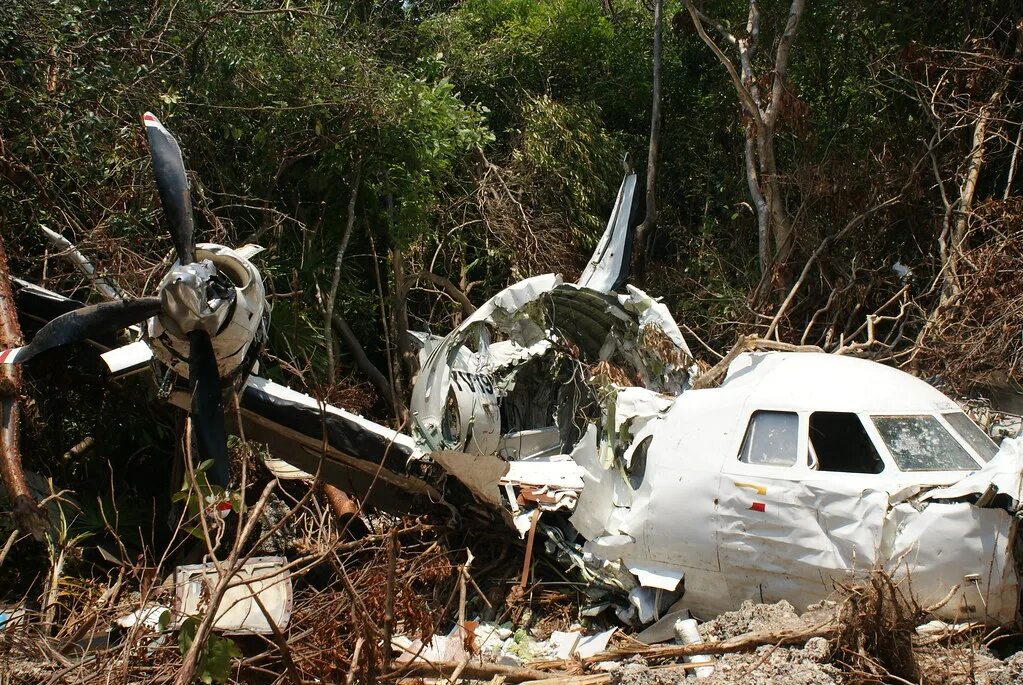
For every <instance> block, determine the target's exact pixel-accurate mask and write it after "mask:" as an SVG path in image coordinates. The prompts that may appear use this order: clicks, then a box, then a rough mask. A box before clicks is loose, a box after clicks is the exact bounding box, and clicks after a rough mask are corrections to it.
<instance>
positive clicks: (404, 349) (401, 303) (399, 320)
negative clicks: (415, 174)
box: [387, 193, 418, 421]
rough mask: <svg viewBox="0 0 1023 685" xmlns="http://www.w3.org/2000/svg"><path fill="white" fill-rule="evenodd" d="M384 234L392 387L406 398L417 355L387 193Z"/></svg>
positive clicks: (402, 256)
mask: <svg viewBox="0 0 1023 685" xmlns="http://www.w3.org/2000/svg"><path fill="white" fill-rule="evenodd" d="M387 232H388V240H389V242H390V248H389V252H390V254H391V277H392V278H393V279H394V306H393V307H392V308H391V312H392V315H393V317H394V344H395V346H396V347H397V348H398V358H399V363H398V364H397V367H398V369H397V371H398V373H397V374H396V375H397V378H395V384H396V385H397V386H398V387H397V391H398V395H399V396H400V397H405V396H406V394H405V388H406V387H407V385H406V380H407V381H408V382H409V383H411V381H412V378H413V376H415V373H416V371H418V368H416V367H417V364H416V362H417V358H416V355H415V353H414V352H413V351H412V345H411V343H410V342H409V328H408V303H407V301H406V300H407V297H408V291H407V290H406V289H405V256H404V255H403V254H402V251H401V247H400V246H399V245H398V242H397V239H396V236H395V235H394V197H393V196H392V195H391V194H390V193H388V194H387ZM402 413H403V416H401V417H400V418H401V420H402V421H404V420H405V418H406V417H405V416H404V413H405V411H404V408H403V409H402Z"/></svg>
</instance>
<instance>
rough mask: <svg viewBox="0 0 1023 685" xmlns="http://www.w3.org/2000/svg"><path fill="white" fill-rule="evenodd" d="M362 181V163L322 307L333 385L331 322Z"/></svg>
mask: <svg viewBox="0 0 1023 685" xmlns="http://www.w3.org/2000/svg"><path fill="white" fill-rule="evenodd" d="M361 179H362V162H361V161H360V162H359V163H358V166H356V167H355V178H354V180H353V181H352V194H351V196H350V197H349V198H348V217H347V220H346V222H345V232H344V234H343V235H342V236H341V244H340V245H338V248H337V258H336V259H335V260H334V275H333V277H332V278H331V281H330V290H329V291H328V292H327V302H326V304H325V306H324V309H325V310H326V311H325V313H324V319H325V320H324V326H323V338H324V340H325V343H326V346H327V382H328V383H333V382H334V380H335V377H336V374H337V367H336V365H335V360H334V337H333V333H332V331H333V326H332V323H331V322H332V321H333V319H334V303H335V302H336V301H337V288H338V284H339V283H340V282H341V264H342V263H343V262H344V258H345V250H347V249H348V241H349V240H350V239H351V237H352V227H353V226H355V201H356V200H357V199H358V197H359V181H360V180H361Z"/></svg>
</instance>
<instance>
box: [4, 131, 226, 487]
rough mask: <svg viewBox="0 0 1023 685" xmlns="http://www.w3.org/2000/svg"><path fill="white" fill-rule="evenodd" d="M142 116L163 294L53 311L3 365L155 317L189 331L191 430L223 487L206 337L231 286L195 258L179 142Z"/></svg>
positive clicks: (218, 398)
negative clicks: (168, 264)
mask: <svg viewBox="0 0 1023 685" xmlns="http://www.w3.org/2000/svg"><path fill="white" fill-rule="evenodd" d="M142 121H143V123H144V124H145V126H146V137H147V139H148V141H149V149H150V153H151V155H152V159H153V176H154V177H155V178H156V187H157V189H158V190H159V193H160V203H161V204H162V206H163V211H164V214H165V216H166V217H167V223H168V224H169V225H170V234H171V240H172V241H173V242H174V249H175V251H176V252H177V255H178V261H177V263H176V264H175V265H174V266H173V267H172V268H171V271H170V273H169V274H168V275H167V276H166V277H165V278H164V280H163V283H162V284H161V297H142V298H137V299H127V300H117V301H114V302H103V303H101V304H94V305H90V306H88V307H82V308H81V309H77V310H75V311H72V312H68V313H67V314H63V315H61V316H58V317H57V318H56V319H53V320H52V321H50V322H49V323H48V324H46V325H45V326H43V327H42V328H41V329H40V330H39V332H38V333H37V334H36V336H35V337H34V338H33V339H32V342H31V343H29V344H28V345H25V346H23V347H16V348H13V349H8V350H3V351H2V352H0V364H20V363H22V362H26V361H28V360H29V359H31V358H32V357H34V356H36V355H37V354H39V353H41V352H45V351H46V350H50V349H53V348H55V347H59V346H61V345H68V344H70V343H75V342H82V341H83V340H86V339H88V338H91V337H93V336H95V335H97V334H101V333H105V332H109V331H115V330H119V329H121V328H126V327H128V326H131V325H134V324H138V323H141V322H143V321H145V320H147V319H150V318H152V317H154V316H160V317H161V321H162V322H163V323H164V324H165V328H166V329H167V330H168V332H171V333H173V334H175V335H176V336H177V337H179V338H181V337H183V336H187V339H188V381H189V386H190V389H191V392H192V403H191V408H190V411H189V416H190V418H191V420H192V429H193V430H192V433H193V435H195V444H196V447H197V448H198V452H199V458H200V460H202V461H205V460H207V459H212V460H213V467H212V468H211V469H210V471H209V478H210V481H211V482H212V483H215V484H216V485H220V486H221V487H227V481H228V477H229V466H230V464H229V461H228V456H227V430H226V428H225V422H224V401H223V397H222V395H221V379H220V372H219V370H218V366H217V355H216V351H215V350H214V348H213V340H212V338H211V335H215V334H216V333H217V331H218V330H219V328H220V326H221V325H222V324H223V323H224V320H225V315H226V314H227V312H228V309H229V307H230V305H231V303H233V301H234V290H233V289H232V288H231V287H230V281H228V280H226V279H225V278H224V277H223V276H222V275H221V274H218V273H217V270H216V267H215V266H213V264H212V263H211V262H209V261H204V262H200V263H196V261H195V255H196V250H195V238H194V234H195V231H194V222H193V218H192V200H191V197H190V195H189V191H188V177H187V176H186V175H185V163H184V160H183V158H182V156H181V148H180V147H179V146H178V142H177V140H175V139H174V136H172V135H171V134H170V132H169V131H168V130H167V129H166V128H164V127H163V124H161V123H160V121H159V119H157V118H156V117H155V116H154V115H153V114H152V113H150V112H146V113H145V115H143V117H142Z"/></svg>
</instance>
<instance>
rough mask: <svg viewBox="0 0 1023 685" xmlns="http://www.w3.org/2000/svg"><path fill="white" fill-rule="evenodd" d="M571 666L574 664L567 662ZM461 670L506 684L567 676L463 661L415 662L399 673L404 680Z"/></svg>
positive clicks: (533, 669) (466, 676) (470, 674)
mask: <svg viewBox="0 0 1023 685" xmlns="http://www.w3.org/2000/svg"><path fill="white" fill-rule="evenodd" d="M566 663H568V664H571V663H573V662H571V661H568V662H566ZM459 668H461V675H462V676H463V677H465V678H468V679H471V680H482V679H484V678H493V677H495V676H503V677H504V679H505V682H509V683H524V682H527V681H530V680H546V679H549V678H552V677H554V676H567V675H568V674H567V673H550V672H547V671H541V670H538V669H536V668H529V667H525V666H505V665H504V664H481V663H473V664H465V663H464V662H461V661H434V662H426V661H414V662H411V663H409V664H407V665H405V666H403V667H402V669H401V671H400V672H399V673H395V674H394V675H400V676H401V677H402V678H405V677H409V676H417V675H418V676H425V677H431V676H433V677H436V676H447V675H448V674H451V673H454V672H455V670H456V669H459Z"/></svg>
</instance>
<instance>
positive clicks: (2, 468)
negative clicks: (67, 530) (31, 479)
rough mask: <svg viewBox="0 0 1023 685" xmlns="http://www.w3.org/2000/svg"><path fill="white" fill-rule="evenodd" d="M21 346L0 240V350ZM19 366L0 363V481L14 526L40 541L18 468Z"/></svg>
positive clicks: (40, 518)
mask: <svg viewBox="0 0 1023 685" xmlns="http://www.w3.org/2000/svg"><path fill="white" fill-rule="evenodd" d="M21 344H22V336H21V326H19V325H18V311H17V309H16V307H15V305H14V294H13V293H12V292H11V275H10V270H9V268H8V266H7V252H6V251H5V250H4V242H3V238H0V349H7V348H10V347H18V346H20V345H21ZM20 397H21V367H19V366H18V365H16V364H0V414H2V415H0V420H2V422H0V478H2V480H3V484H4V488H5V489H6V490H7V495H8V497H9V498H10V500H11V504H12V509H13V511H14V516H15V520H16V521H17V524H18V526H19V527H20V528H21V529H22V530H24V531H28V532H30V533H31V534H32V536H33V537H34V538H36V539H37V540H41V539H42V537H43V533H44V531H45V530H46V528H47V521H46V515H45V514H44V513H43V512H42V510H40V509H39V506H38V504H37V503H36V501H35V499H34V498H33V497H32V492H31V491H30V490H29V489H28V483H27V482H26V481H25V470H24V469H23V468H22V466H21V442H20V439H21V408H20V406H19V400H20Z"/></svg>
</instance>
